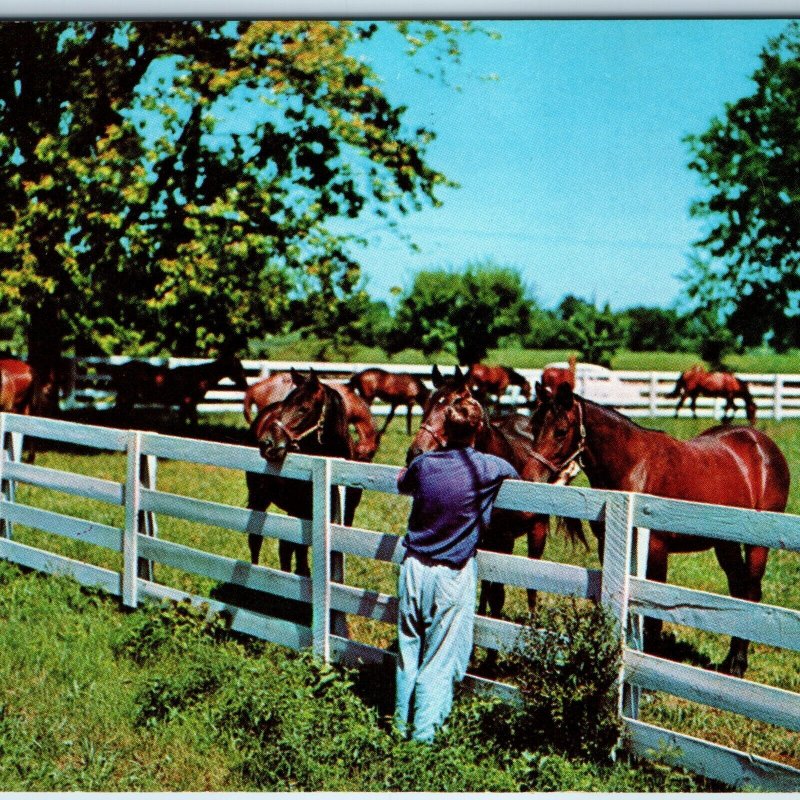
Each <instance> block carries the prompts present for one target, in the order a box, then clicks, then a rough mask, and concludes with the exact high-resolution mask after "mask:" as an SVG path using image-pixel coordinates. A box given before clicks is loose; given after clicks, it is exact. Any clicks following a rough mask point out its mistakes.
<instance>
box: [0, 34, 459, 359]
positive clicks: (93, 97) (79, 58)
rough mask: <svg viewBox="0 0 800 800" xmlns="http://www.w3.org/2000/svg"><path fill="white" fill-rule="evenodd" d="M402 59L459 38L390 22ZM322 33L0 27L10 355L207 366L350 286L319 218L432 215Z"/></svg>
mask: <svg viewBox="0 0 800 800" xmlns="http://www.w3.org/2000/svg"><path fill="white" fill-rule="evenodd" d="M394 28H395V29H396V30H397V31H398V32H399V34H400V40H399V41H400V43H401V44H403V43H404V44H405V45H406V46H408V47H409V48H410V49H412V50H416V49H419V48H420V47H421V46H422V45H423V44H425V43H429V42H431V41H433V42H439V43H440V45H442V46H443V47H444V49H445V50H446V51H447V50H449V51H452V52H456V51H457V45H456V36H457V34H458V32H459V31H460V30H461V26H450V25H447V24H445V23H421V24H419V25H413V24H411V23H407V22H404V23H397V24H396V25H394ZM376 30H377V26H375V25H373V24H367V23H349V22H326V21H303V22H290V21H271V22H239V23H235V22H229V21H228V22H224V21H202V22H178V21H174V22H170V21H163V22H113V21H100V22H30V23H12V22H3V23H0V182H2V185H3V188H4V191H3V193H2V195H0V270H1V272H0V290H1V291H2V292H3V294H4V296H5V297H6V298H10V299H12V300H13V301H14V302H15V303H16V304H17V306H18V307H20V308H21V309H22V311H23V313H24V315H25V318H26V320H27V331H28V349H29V357H30V358H31V360H33V361H34V362H38V363H51V362H52V361H54V360H55V358H57V357H58V355H59V354H60V352H61V349H62V347H63V346H64V344H65V343H67V344H69V345H70V346H73V347H74V348H76V350H77V351H79V352H84V353H86V352H104V351H105V352H108V351H112V350H117V351H119V350H128V351H130V352H140V353H146V352H158V351H162V350H168V351H171V352H177V353H211V352H214V351H215V350H220V349H223V348H226V347H228V348H231V347H233V348H235V347H240V346H241V345H242V344H243V343H244V342H245V341H246V340H247V338H248V337H251V336H256V337H258V336H263V335H264V334H265V333H267V332H269V331H270V330H276V329H277V328H279V327H280V325H281V323H282V322H283V321H284V320H285V319H286V318H287V314H288V313H289V309H290V304H291V302H292V300H297V299H310V301H311V302H312V303H313V304H314V308H315V314H314V319H315V320H317V324H319V325H321V326H325V325H327V326H328V327H330V326H332V325H335V324H336V320H337V318H338V315H339V314H340V312H342V310H343V309H346V307H347V301H348V299H349V298H350V297H351V296H352V295H353V294H354V293H356V292H357V291H358V290H359V280H360V273H359V268H358V265H357V264H356V263H355V262H354V260H353V259H352V257H351V256H350V254H349V252H348V241H349V239H348V237H347V236H343V235H340V234H338V235H337V234H334V233H333V232H332V231H331V225H330V221H331V220H332V219H335V218H348V217H350V218H353V217H356V216H357V215H358V214H359V213H361V212H362V211H363V210H364V209H367V208H372V209H373V210H376V209H377V211H378V212H379V213H381V214H383V215H388V216H389V217H390V218H396V217H397V215H399V214H402V213H405V212H406V211H408V210H411V209H414V208H418V207H420V205H422V204H424V203H437V202H438V199H437V197H436V194H435V191H436V189H437V187H439V186H441V185H442V184H445V183H446V178H445V177H444V176H443V175H442V174H441V173H440V172H438V171H436V170H435V169H433V168H431V167H430V166H429V165H428V164H427V162H426V146H427V145H428V143H429V142H430V141H431V139H432V137H433V133H432V132H431V131H428V130H425V129H415V130H408V129H407V128H406V126H404V124H403V111H404V109H403V108H402V107H398V106H395V105H393V104H392V103H390V102H389V101H388V100H387V98H386V97H385V95H384V93H383V92H382V90H381V87H380V81H379V79H378V76H376V75H375V74H374V73H373V71H372V69H371V68H370V66H369V62H368V61H367V60H365V59H361V58H359V57H358V52H357V47H358V44H359V42H360V41H363V40H365V39H368V38H370V37H372V36H373V35H374V34H375V32H376Z"/></svg>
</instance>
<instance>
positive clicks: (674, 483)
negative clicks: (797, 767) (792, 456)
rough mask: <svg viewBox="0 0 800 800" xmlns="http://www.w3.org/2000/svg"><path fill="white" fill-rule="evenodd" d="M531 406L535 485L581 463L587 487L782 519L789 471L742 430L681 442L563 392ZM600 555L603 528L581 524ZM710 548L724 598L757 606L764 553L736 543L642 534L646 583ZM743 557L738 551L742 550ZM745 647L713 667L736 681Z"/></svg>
mask: <svg viewBox="0 0 800 800" xmlns="http://www.w3.org/2000/svg"><path fill="white" fill-rule="evenodd" d="M537 396H538V397H539V402H538V403H537V405H536V406H535V407H534V410H533V413H532V415H531V431H532V434H533V437H534V448H535V451H536V453H537V454H538V459H537V461H536V463H537V464H538V465H539V466H538V470H537V473H536V474H535V475H534V479H535V480H547V479H549V478H551V477H552V476H553V474H554V473H555V472H562V471H566V470H569V469H570V467H569V464H574V463H578V462H577V459H579V460H580V464H581V465H582V467H583V469H584V471H585V473H586V476H587V477H588V479H589V483H590V484H591V485H592V486H593V487H595V488H599V489H617V490H621V491H629V492H642V493H645V494H653V495H657V496H660V497H669V498H674V499H679V500H692V501H696V502H701V503H713V504H716V505H726V506H736V507H739V508H752V509H757V510H760V511H784V510H785V508H786V501H787V498H788V494H789V477H790V476H789V468H788V465H787V463H786V459H785V458H784V456H783V453H781V451H780V449H779V448H778V447H777V445H776V444H775V443H774V442H773V441H772V440H771V439H770V438H769V437H768V436H767V435H766V434H764V433H762V432H761V431H758V430H755V429H753V428H750V427H746V426H740V425H736V426H730V425H724V426H717V427H714V428H711V429H709V430H707V431H704V432H703V433H701V434H700V435H699V436H696V437H695V438H693V439H691V440H689V441H680V440H678V439H675V438H673V437H672V436H669V435H667V434H666V433H662V432H661V431H655V430H649V429H647V428H643V427H641V426H640V425H637V424H636V423H635V422H632V421H631V420H629V419H628V418H627V417H625V416H623V415H622V414H620V413H619V412H617V411H614V410H612V409H609V408H605V407H603V406H600V405H597V404H596V403H592V402H590V401H588V400H585V399H583V398H580V397H578V396H577V395H574V394H573V392H572V389H571V388H570V387H569V386H568V385H562V386H561V387H559V389H558V391H557V392H556V393H555V395H551V394H549V393H547V392H544V391H543V390H541V388H540V387H537ZM590 524H591V527H592V530H593V531H594V533H595V535H596V536H597V539H598V546H599V551H600V557H601V558H602V554H603V544H604V537H605V529H604V525H603V523H602V522H600V523H590ZM712 547H713V548H714V551H715V554H716V556H717V560H718V562H719V564H720V566H721V567H722V569H723V570H724V571H725V574H726V576H727V578H728V587H729V590H730V593H731V596H732V597H738V598H743V599H745V600H751V601H754V602H758V601H759V600H760V599H761V580H762V578H763V576H764V570H765V568H766V563H767V555H768V550H767V548H766V547H762V546H750V545H748V546H745V547H744V548H742V546H741V545H739V544H738V543H736V542H725V541H720V540H712V539H707V538H703V537H700V536H687V535H681V534H675V533H671V532H669V531H655V530H654V531H651V532H650V545H649V551H648V563H647V578H648V579H649V580H654V581H659V582H661V583H663V582H665V581H666V579H667V559H668V555H669V553H671V552H697V551H700V550H708V549H710V548H712ZM743 549H744V553H743V552H742V550H743ZM660 633H661V621H660V620H655V619H647V620H646V621H645V646H646V648H647V649H650V650H652V649H655V648H656V647H657V645H658V643H659V640H660ZM748 645H749V642H747V641H746V640H744V639H739V638H736V637H734V638H733V639H732V640H731V645H730V650H729V653H728V656H727V657H726V658H725V660H724V662H723V664H722V668H723V669H724V670H725V671H727V672H730V673H731V674H733V675H737V676H741V675H743V674H744V673H745V671H746V669H747V651H748Z"/></svg>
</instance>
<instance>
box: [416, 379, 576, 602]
mask: <svg viewBox="0 0 800 800" xmlns="http://www.w3.org/2000/svg"><path fill="white" fill-rule="evenodd" d="M432 380H433V385H434V387H435V390H434V393H433V394H432V395H431V397H430V400H429V401H428V403H427V404H426V406H425V410H424V412H423V417H422V425H421V426H420V429H419V432H418V433H417V435H416V436H415V438H414V440H413V442H412V443H411V446H410V447H409V449H408V453H407V456H406V461H407V463H410V462H411V460H412V459H413V458H415V457H416V456H418V455H420V454H421V453H425V452H427V451H429V450H436V449H438V448H441V447H446V446H447V437H446V434H445V431H444V419H445V410H446V409H447V407H448V406H451V405H453V404H457V403H458V402H459V401H460V400H463V399H464V398H467V397H472V393H471V391H470V387H469V375H468V374H466V375H465V374H462V372H461V370H460V369H458V367H457V368H456V371H455V374H454V375H453V376H451V377H447V378H445V377H444V376H442V374H441V373H440V372H439V369H438V367H435V366H434V368H433V374H432ZM529 422H530V419H529V417H527V416H525V415H522V414H509V415H507V416H505V417H502V418H501V419H499V420H490V418H489V416H488V414H487V412H486V411H485V410H484V418H483V424H482V426H481V429H480V431H479V433H478V437H477V439H476V441H475V449H476V450H479V451H480V452H482V453H490V454H492V455H496V456H500V458H504V459H505V460H506V461H508V462H509V463H510V464H511V465H512V466H513V467H514V469H516V470H517V472H518V473H519V476H520V478H522V480H531V479H532V478H531V476H532V475H533V474H538V473H537V471H536V469H535V466H534V465H535V461H534V456H533V439H532V437H531V435H530V433H529V431H528V425H529ZM549 526H550V521H549V518H548V517H547V516H544V515H541V514H533V513H528V512H522V511H507V510H505V509H499V508H496V509H494V511H493V512H492V517H491V523H490V525H489V528H488V529H487V530H486V531H484V532H483V535H482V536H481V540H480V544H479V547H480V548H481V549H482V550H490V551H492V552H494V553H511V552H512V551H513V549H514V541H515V540H516V539H517V538H519V537H520V536H527V545H528V557H529V558H541V556H542V553H543V551H544V545H545V541H546V539H547V532H548V529H549ZM567 531H568V533H569V534H570V535H571V536H577V537H579V538H582V536H583V532H582V530H581V529H580V527H579V526H568V527H567ZM584 543H585V542H584ZM504 603H505V587H504V585H503V584H502V583H494V582H490V581H483V583H482V585H481V596H480V601H479V605H478V613H480V614H485V613H486V610H487V607H488V609H489V613H490V614H491V616H493V617H499V616H500V613H501V612H502V610H503V604H504ZM528 606H529V608H530V609H531V610H533V609H534V608H535V606H536V592H535V591H534V590H529V591H528Z"/></svg>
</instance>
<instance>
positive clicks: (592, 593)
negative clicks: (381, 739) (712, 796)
mask: <svg viewBox="0 0 800 800" xmlns="http://www.w3.org/2000/svg"><path fill="white" fill-rule="evenodd" d="M24 436H33V437H37V438H41V439H45V440H52V441H55V442H58V443H60V444H64V443H68V444H74V445H80V446H81V447H85V448H87V449H89V450H91V449H96V450H104V451H115V452H119V453H122V454H125V458H126V459H127V470H126V478H125V480H124V481H121V482H117V481H112V480H108V479H101V478H97V477H91V476H89V475H85V474H80V475H79V474H74V473H69V472H64V471H61V470H55V469H49V468H44V467H41V466H36V465H33V464H27V463H22V461H21V460H20V453H21V449H22V438H23V437H24ZM0 444H2V459H0V489H1V490H2V497H0V557H2V558H5V559H7V560H9V561H13V562H15V563H18V564H22V565H24V566H26V567H30V568H33V569H37V570H41V571H44V572H47V573H58V574H67V575H71V576H73V577H74V578H75V579H76V580H77V581H79V582H80V583H82V584H84V585H88V586H94V587H100V588H102V589H104V590H105V591H107V592H109V593H110V594H112V595H115V596H118V597H120V598H121V600H122V602H123V603H124V604H125V605H126V606H130V607H135V606H136V605H137V604H138V603H139V602H141V601H142V600H144V599H147V598H156V599H158V598H171V599H176V600H177V599H186V598H188V599H190V600H191V601H193V602H195V603H207V604H208V606H209V608H210V609H211V610H212V611H215V612H225V613H226V614H227V615H228V616H229V618H230V620H231V625H232V628H233V629H234V630H235V631H239V632H243V633H246V634H250V635H253V636H257V637H260V638H262V639H266V640H269V641H271V642H276V643H278V644H280V645H284V646H286V647H291V648H308V647H310V648H312V649H313V651H314V652H315V653H316V654H317V655H318V656H319V657H321V658H323V659H334V660H337V661H341V662H344V663H350V664H357V663H359V662H362V663H364V662H376V661H377V662H381V663H383V664H384V665H385V666H387V667H389V666H391V665H392V664H393V659H394V655H393V654H392V653H391V652H388V651H385V650H381V649H379V648H376V647H373V646H371V645H368V644H365V643H363V642H358V641H355V640H352V639H350V638H348V637H347V636H345V635H341V633H342V631H341V628H340V629H339V631H338V632H336V631H334V632H331V624H330V623H331V621H335V620H336V619H337V618H338V619H340V620H341V615H342V614H345V615H358V616H361V617H366V618H370V619H373V620H381V621H383V622H386V623H391V624H394V623H396V620H397V598H396V597H395V596H393V595H386V594H381V593H378V592H375V591H371V590H368V589H365V588H361V587H359V586H355V585H351V584H349V583H348V582H347V571H346V558H347V557H348V556H361V557H364V558H370V559H375V560H377V561H381V562H389V563H393V564H397V563H399V562H400V560H401V558H402V550H403V548H402V546H401V545H400V537H398V536H395V535H393V534H388V533H385V532H381V531H371V530H363V529H357V528H347V527H344V526H342V525H339V524H335V523H332V522H330V518H329V511H330V506H329V503H330V487H331V486H332V485H339V486H356V487H361V488H363V489H367V490H374V491H380V492H387V493H390V494H394V493H396V492H397V488H396V479H397V473H398V469H399V468H398V467H395V466H388V465H381V464H363V463H355V462H348V461H342V460H339V459H324V458H314V457H310V456H301V455H290V456H289V457H288V458H287V459H286V461H285V463H284V465H283V467H282V468H281V469H280V470H279V472H278V473H277V474H280V475H283V476H286V477H293V478H298V479H301V480H308V481H311V482H312V485H313V495H314V506H313V519H312V520H311V521H302V520H298V519H294V518H292V517H287V516H283V515H279V514H272V513H262V512H257V511H252V510H249V509H246V508H241V507H234V506H229V505H224V504H221V503H217V502H213V501H210V500H204V499H198V498H194V497H185V496H181V495H176V494H170V493H166V492H162V491H159V490H158V488H157V482H156V477H157V474H158V470H157V467H158V462H159V460H160V459H170V460H172V461H178V462H184V463H192V464H202V465H210V466H214V467H220V468H227V469H232V470H236V471H240V472H242V473H243V472H244V471H252V472H257V473H274V472H275V470H273V468H271V467H270V466H268V465H267V464H266V462H265V461H264V460H263V459H262V458H261V457H260V456H259V455H258V452H257V450H256V449H255V448H253V447H245V446H239V445H229V444H219V443H213V442H207V441H199V440H193V439H187V438H182V437H172V436H164V435H159V434H154V433H147V432H142V431H133V430H130V431H126V430H116V429H111V428H103V427H97V426H89V425H83V424H76V423H70V422H65V421H60V420H51V419H40V418H36V417H22V416H16V415H11V414H0ZM19 484H29V485H33V486H37V487H41V488H44V489H48V490H52V491H53V493H54V494H53V495H48V496H51V497H53V498H54V499H53V503H52V505H51V506H50V507H48V508H44V507H32V506H30V505H26V504H23V503H21V502H19V499H18V494H19V492H18V486H19ZM242 486H244V475H242ZM64 492H66V493H68V494H73V495H78V496H81V497H85V498H90V499H92V500H95V501H101V502H102V503H106V504H111V505H114V506H119V507H123V508H124V512H125V513H124V524H122V525H121V526H120V527H114V526H112V525H108V524H103V523H100V522H95V521H92V520H89V519H77V518H74V517H71V516H67V515H65V514H63V513H61V512H59V511H57V510H55V509H57V508H58V503H57V500H56V499H55V498H57V497H58V496H59V495H58V493H64ZM497 505H498V507H501V508H508V509H515V510H529V511H535V512H539V513H543V514H550V515H559V516H567V517H576V518H580V519H587V520H605V524H606V545H605V561H604V567H603V570H602V571H598V570H591V569H585V568H582V567H577V566H574V565H568V564H559V563H553V562H547V561H533V560H530V559H527V558H524V557H521V556H513V555H500V554H496V553H488V552H481V553H479V559H478V563H479V572H480V578H482V579H489V580H494V581H502V582H503V583H506V584H509V585H513V586H519V587H522V588H530V589H538V590H540V591H545V592H552V593H557V594H561V595H570V596H577V597H582V598H591V599H594V600H600V601H601V602H603V603H605V604H606V605H607V606H608V607H609V608H610V609H611V610H612V611H613V613H614V615H615V617H616V619H618V620H619V624H620V632H621V636H624V635H625V632H626V631H629V630H636V629H637V628H638V624H639V621H640V617H639V616H638V615H641V614H646V615H649V616H653V617H657V618H660V619H663V620H667V621H671V622H674V623H677V624H680V625H685V626H690V627H695V628H699V629H702V630H705V631H711V632H714V633H719V634H725V635H736V636H740V637H744V638H747V639H750V640H753V641H756V642H762V643H764V644H767V645H771V646H774V647H781V648H788V649H790V650H793V651H796V652H797V651H800V612H798V610H792V609H786V608H781V607H775V606H767V605H763V604H755V603H750V602H747V601H743V600H737V599H733V598H730V597H727V596H722V595H716V594H712V593H708V592H700V591H695V590H690V589H686V588H682V587H677V586H671V585H668V584H667V585H664V584H658V583H653V582H651V581H648V580H646V579H645V578H643V577H642V576H643V575H644V570H645V561H646V556H645V554H646V534H643V533H642V530H641V529H642V528H644V527H645V526H646V527H647V529H650V528H658V529H667V530H671V531H676V532H678V533H685V534H702V535H704V536H710V537H712V538H720V539H726V540H734V541H739V542H746V543H752V544H762V545H766V546H767V547H770V548H782V549H787V550H793V551H795V552H800V517H797V516H793V515H789V514H777V513H770V512H755V511H746V510H742V509H736V508H727V507H717V506H708V505H703V504H698V503H688V502H682V501H676V500H665V499H661V498H657V497H651V496H646V495H637V494H631V493H624V492H609V491H596V490H592V489H581V488H574V487H566V486H550V485H545V484H533V483H527V482H522V481H507V482H506V483H505V484H504V485H503V487H502V489H501V492H500V494H499V496H498V500H497ZM165 516H166V517H173V518H179V519H183V520H189V521H191V522H193V523H197V524H201V525H210V526H215V527H218V528H223V529H226V530H229V531H231V535H232V536H239V537H240V539H241V548H242V550H243V551H246V548H245V539H244V537H242V536H241V534H247V533H257V534H260V535H264V536H267V537H274V538H281V539H286V540H289V541H292V542H295V543H300V544H307V545H310V546H311V548H312V555H313V563H312V575H311V577H309V578H303V577H299V576H296V575H291V574H288V573H284V572H280V571H278V570H275V569H272V568H269V567H263V566H253V565H251V564H250V563H249V561H245V560H239V559H234V558H229V557H224V556H221V555H218V554H215V553H212V552H208V551H204V550H202V549H198V548H195V547H187V546H186V545H182V544H179V543H176V542H172V541H167V540H166V539H164V538H159V537H158V532H159V529H158V524H157V523H158V518H159V517H162V518H163V517H165ZM17 526H25V527H30V528H35V529H40V530H43V531H47V532H49V533H51V534H56V535H58V536H61V537H66V538H68V539H73V540H79V541H81V542H86V543H90V544H91V545H94V546H96V547H99V548H106V549H107V550H110V551H113V552H116V553H121V554H122V560H121V561H122V563H121V567H120V570H119V571H116V570H111V569H108V568H105V567H100V566H97V565H93V564H90V563H87V562H84V561H77V560H74V559H70V558H66V557H64V556H63V555H57V554H55V553H53V552H49V551H46V550H43V549H39V548H36V547H32V546H30V545H26V544H23V543H21V542H20V541H18V540H17V537H16V536H15V533H16V532H15V528H17ZM639 526H641V528H640V529H639V533H638V534H637V533H636V529H637V528H639ZM162 527H163V526H162ZM162 536H163V534H162ZM154 564H166V565H169V566H170V567H174V568H176V569H178V570H181V571H183V572H186V573H191V574H194V575H201V576H205V577H206V578H210V579H212V580H215V581H219V582H223V583H227V584H235V585H236V586H240V587H246V588H248V589H254V590H259V591H264V592H268V593H270V594H271V595H279V596H281V597H285V598H289V599H291V600H295V601H300V602H302V603H307V604H310V606H311V624H310V625H304V624H299V623H296V622H291V621H287V620H285V619H278V618H276V617H272V616H267V615H266V614H264V613H258V612H256V611H253V610H247V609H244V608H238V607H236V606H234V605H231V604H230V603H223V602H220V601H218V600H213V599H210V598H206V597H199V596H194V595H189V594H187V593H186V592H185V591H182V590H180V589H178V588H175V587H174V586H169V585H166V584H165V583H161V582H159V581H158V580H157V578H158V576H159V573H160V572H161V573H163V570H159V569H154V566H153V565H154ZM337 614H338V617H337ZM632 615H633V616H632ZM520 630H521V628H520V626H518V625H516V624H514V623H511V622H507V621H501V620H494V619H489V618H486V617H478V618H477V620H476V627H475V642H476V644H477V645H479V646H482V647H487V648H493V649H508V648H512V647H513V646H514V644H515V642H516V640H517V637H518V635H519V633H520ZM623 656H624V658H623V661H624V664H623V669H622V673H621V675H620V679H621V690H620V710H621V714H622V715H623V720H624V726H625V730H626V733H627V741H628V743H629V745H630V747H632V749H633V750H634V751H635V752H636V753H638V754H639V755H640V756H642V757H644V758H656V759H657V760H660V761H668V762H670V763H674V764H679V765H682V766H684V767H686V768H688V769H690V770H692V771H694V772H697V773H700V774H703V775H706V776H708V777H711V778H714V779H717V780H721V781H724V782H725V783H727V784H729V785H731V786H736V787H744V786H753V787H758V788H761V789H767V790H773V791H797V790H800V770H797V769H795V768H793V767H791V766H788V765H786V764H781V763H778V762H776V761H774V760H771V759H768V758H764V757H762V756H760V755H758V754H755V753H744V752H739V751H736V750H733V749H731V748H727V747H722V746H720V745H717V744H714V743H711V742H709V741H705V740H703V739H699V738H696V737H690V736H687V735H685V734H682V733H679V732H675V731H670V730H667V729H664V728H661V727H658V726H655V725H652V724H648V723H645V722H642V721H640V720H639V719H637V716H638V695H639V692H641V690H653V691H657V692H664V693H667V694H669V695H673V696H677V697H681V698H685V699H687V700H691V701H693V702H696V703H701V704H705V705H708V706H711V707H713V708H718V709H724V710H727V711H732V712H735V713H737V714H742V715H744V716H746V717H749V718H751V719H756V720H761V721H763V722H766V723H769V724H772V725H776V726H781V727H784V728H787V729H789V730H793V731H800V694H796V693H793V692H790V691H786V690H783V689H779V688H775V687H772V686H768V685H763V684H760V683H755V682H753V681H749V680H742V679H738V678H732V677H730V676H727V675H723V674H719V673H716V672H711V671H708V670H704V669H699V668H696V667H692V666H687V665H684V664H678V663H673V662H670V661H666V660H663V659H660V658H656V657H654V656H651V655H647V654H645V653H643V652H641V650H640V649H638V647H637V644H636V639H635V637H634V638H632V639H627V641H626V643H625V647H624V650H623ZM468 683H469V684H470V685H471V686H472V687H473V688H476V689H483V690H490V691H494V692H498V693H500V694H501V695H503V696H504V697H506V698H507V699H511V700H513V699H514V697H515V689H514V688H513V687H511V686H508V685H505V684H502V683H495V682H491V681H487V680H485V679H482V678H478V677H476V676H470V677H469V678H468Z"/></svg>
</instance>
